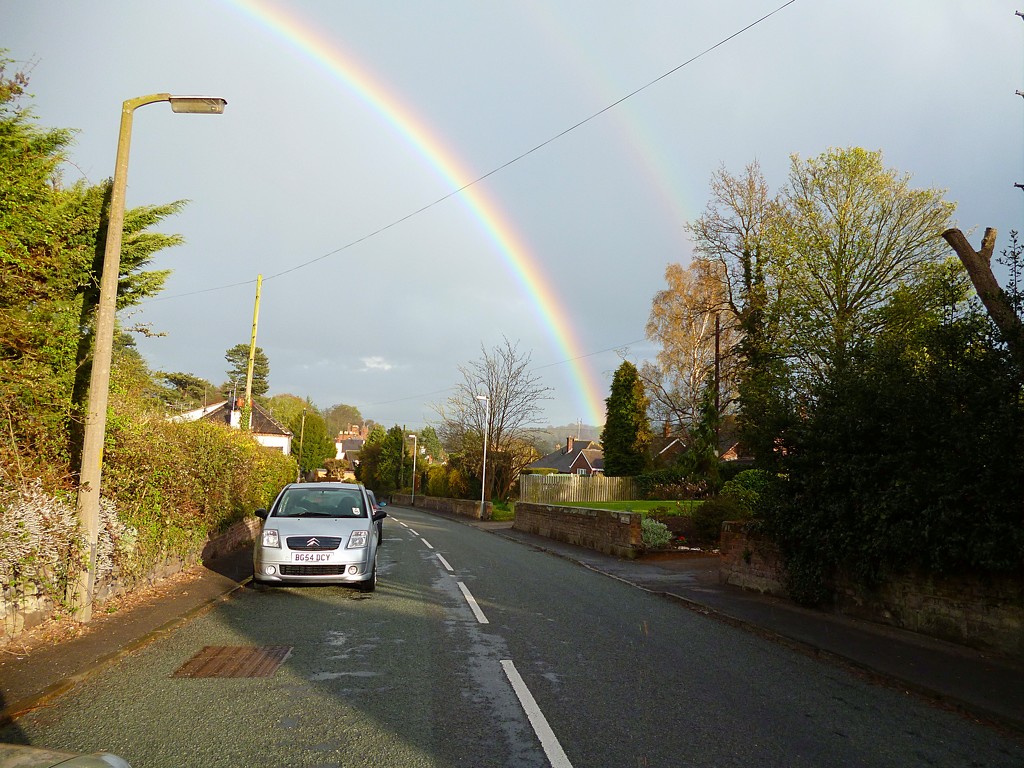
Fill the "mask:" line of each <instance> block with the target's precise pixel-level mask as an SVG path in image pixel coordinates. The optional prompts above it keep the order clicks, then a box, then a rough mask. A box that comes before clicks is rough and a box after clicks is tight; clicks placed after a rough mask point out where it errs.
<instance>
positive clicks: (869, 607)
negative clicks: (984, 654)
mask: <svg viewBox="0 0 1024 768" xmlns="http://www.w3.org/2000/svg"><path fill="white" fill-rule="evenodd" d="M720 549H721V561H720V563H721V564H720V567H719V579H720V580H721V581H722V582H724V583H726V584H735V585H737V586H740V587H744V588H745V589H753V590H757V591H759V592H767V593H771V594H774V595H780V596H785V594H786V590H785V587H784V583H785V567H784V565H783V562H782V558H781V556H780V555H779V552H778V549H777V547H775V545H774V544H773V543H772V542H770V541H767V540H765V539H763V538H758V537H755V536H749V535H748V534H747V531H746V526H745V524H744V523H735V522H727V523H725V524H724V525H723V526H722V541H721V547H720ZM835 589H836V604H835V610H836V611H837V612H838V613H841V614H844V615H847V616H855V617H857V618H860V619H865V620H867V621H874V622H876V623H879V624H887V625H889V626H895V627H900V628H901V629H907V630H910V631H912V632H918V633H920V634H923V635H928V636H930V637H937V638H940V639H943V640H949V641H952V642H954V643H959V644H961V645H967V646H970V647H972V648H979V649H981V650H988V651H996V652H998V653H1002V654H1006V655H1009V656H1013V657H1016V658H1020V659H1024V578H1022V577H1020V576H1007V575H985V576H982V575H961V576H947V577H936V576H930V575H921V574H901V575H898V576H895V577H893V578H891V579H889V580H888V581H887V582H886V583H885V584H883V585H881V586H879V587H878V588H877V589H872V590H867V589H864V588H863V587H860V586H856V585H854V584H853V583H852V582H850V581H849V579H846V578H844V577H843V576H842V575H840V577H839V578H838V579H837V583H836V584H835Z"/></svg>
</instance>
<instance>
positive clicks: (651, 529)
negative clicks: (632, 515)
mask: <svg viewBox="0 0 1024 768" xmlns="http://www.w3.org/2000/svg"><path fill="white" fill-rule="evenodd" d="M640 536H641V540H642V541H643V543H644V546H645V547H646V548H647V549H660V548H661V547H666V546H668V543H669V542H670V541H672V534H671V533H670V532H669V530H668V526H667V525H665V524H664V523H662V522H659V521H658V520H655V519H653V518H650V517H646V516H645V517H644V518H643V519H642V520H641V521H640Z"/></svg>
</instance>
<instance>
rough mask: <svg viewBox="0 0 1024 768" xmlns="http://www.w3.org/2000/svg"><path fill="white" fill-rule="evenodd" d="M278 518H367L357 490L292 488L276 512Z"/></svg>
mask: <svg viewBox="0 0 1024 768" xmlns="http://www.w3.org/2000/svg"><path fill="white" fill-rule="evenodd" d="M274 515H275V516H277V517H366V508H365V507H364V506H363V494H361V493H360V492H359V491H358V490H357V489H355V488H291V489H289V490H287V491H286V492H285V494H284V496H283V497H282V498H281V501H280V503H278V505H277V508H276V509H275V510H274Z"/></svg>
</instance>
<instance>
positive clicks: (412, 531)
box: [405, 526, 419, 536]
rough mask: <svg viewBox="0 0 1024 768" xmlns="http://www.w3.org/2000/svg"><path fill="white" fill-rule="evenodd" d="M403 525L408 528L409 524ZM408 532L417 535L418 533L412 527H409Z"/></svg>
mask: <svg viewBox="0 0 1024 768" xmlns="http://www.w3.org/2000/svg"><path fill="white" fill-rule="evenodd" d="M405 527H406V528H409V526H405ZM409 533H411V534H412V535H413V536H419V534H418V533H416V531H414V530H413V529H412V528H409Z"/></svg>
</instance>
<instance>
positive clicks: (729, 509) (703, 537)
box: [692, 496, 746, 547]
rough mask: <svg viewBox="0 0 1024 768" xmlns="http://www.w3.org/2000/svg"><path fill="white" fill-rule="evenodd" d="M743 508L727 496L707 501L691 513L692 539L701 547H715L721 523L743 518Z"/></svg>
mask: <svg viewBox="0 0 1024 768" xmlns="http://www.w3.org/2000/svg"><path fill="white" fill-rule="evenodd" d="M745 516H746V515H745V513H744V510H743V508H742V507H741V506H740V505H739V504H738V503H737V502H736V501H735V500H734V499H732V498H730V497H728V496H717V497H716V498H713V499H708V500H707V501H705V502H704V503H703V504H701V505H700V506H699V507H697V508H696V509H695V510H694V511H693V515H692V519H693V539H694V541H695V543H697V544H700V545H701V546H702V547H717V546H718V542H719V540H720V539H721V537H722V523H724V522H725V521H726V520H742V519H744V518H745Z"/></svg>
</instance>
